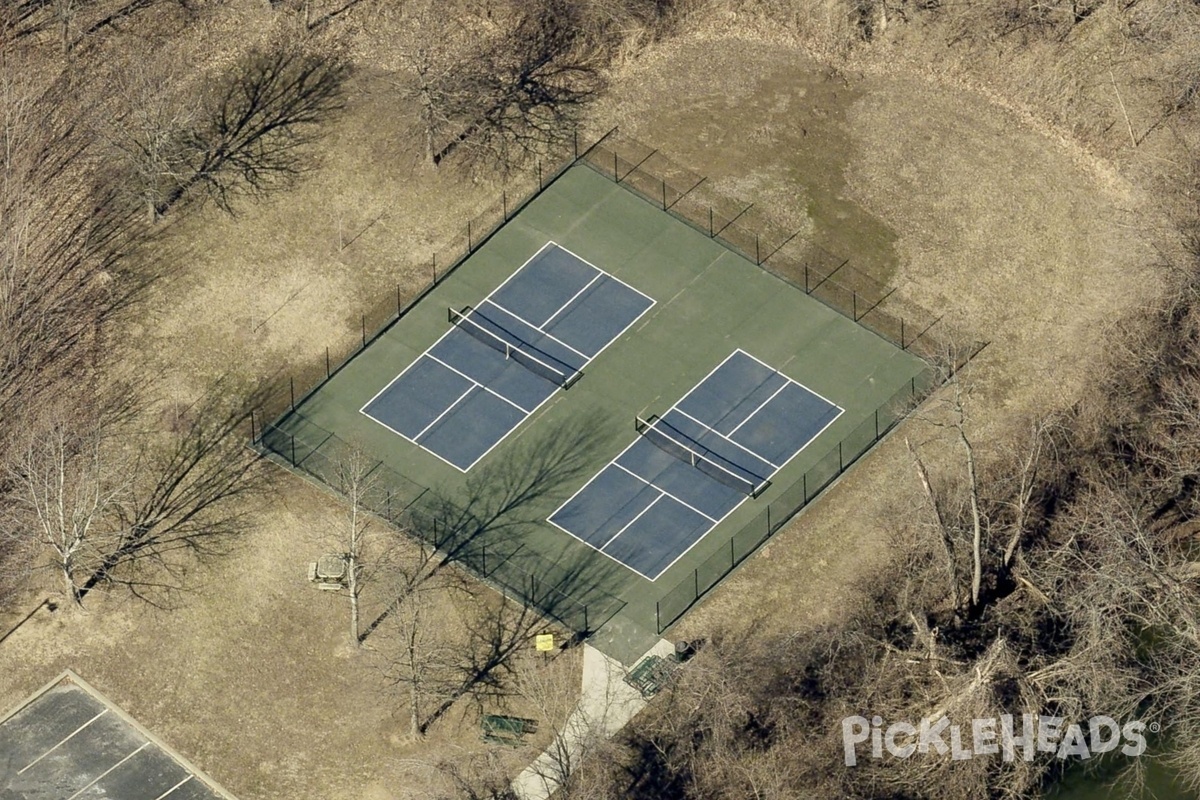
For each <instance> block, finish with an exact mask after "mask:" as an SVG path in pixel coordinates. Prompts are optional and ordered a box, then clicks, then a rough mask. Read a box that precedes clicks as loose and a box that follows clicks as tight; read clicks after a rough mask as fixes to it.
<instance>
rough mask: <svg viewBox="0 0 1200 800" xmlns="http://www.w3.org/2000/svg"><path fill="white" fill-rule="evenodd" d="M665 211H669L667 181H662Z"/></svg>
mask: <svg viewBox="0 0 1200 800" xmlns="http://www.w3.org/2000/svg"><path fill="white" fill-rule="evenodd" d="M662 195H663V211H666V210H667V179H666V178H663V179H662Z"/></svg>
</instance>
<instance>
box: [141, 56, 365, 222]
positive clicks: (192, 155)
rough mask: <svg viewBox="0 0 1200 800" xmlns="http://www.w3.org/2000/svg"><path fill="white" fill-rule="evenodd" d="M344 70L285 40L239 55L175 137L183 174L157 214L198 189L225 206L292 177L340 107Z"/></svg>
mask: <svg viewBox="0 0 1200 800" xmlns="http://www.w3.org/2000/svg"><path fill="white" fill-rule="evenodd" d="M349 71H350V68H349V62H347V61H346V60H345V58H343V57H342V56H341V55H340V54H338V53H328V52H321V51H316V50H311V49H307V48H305V47H304V46H302V45H300V44H298V43H295V42H289V41H278V42H276V43H275V44H273V45H272V46H271V47H269V48H267V49H262V50H252V51H250V52H249V53H248V54H247V55H246V56H244V57H243V58H241V59H239V60H238V61H237V62H235V63H234V64H233V65H232V66H231V67H230V68H229V70H228V71H227V72H226V73H225V74H224V75H223V76H221V78H219V79H218V80H217V81H216V83H215V88H214V89H213V91H212V93H211V94H210V96H209V98H208V100H207V101H206V102H205V103H204V104H203V106H202V110H201V111H200V112H199V114H198V119H197V120H196V123H195V125H194V127H193V128H192V129H191V130H189V131H188V132H187V133H186V135H185V136H184V137H183V138H184V141H183V145H184V149H185V151H186V158H187V172H186V174H185V175H182V176H181V177H180V179H179V180H178V181H177V182H175V185H174V186H173V187H172V188H171V189H170V190H169V191H168V192H166V193H165V196H163V197H162V199H161V200H160V201H159V202H158V203H157V204H156V207H155V210H156V212H157V213H158V214H159V215H161V214H165V213H166V212H167V211H168V210H170V209H171V208H173V207H174V206H175V205H176V204H178V203H179V202H180V201H182V200H183V199H184V198H186V197H188V196H190V195H191V194H192V193H193V192H196V191H199V190H204V191H205V192H206V194H207V196H208V197H211V198H212V199H213V200H214V201H215V202H216V203H217V204H218V205H219V206H220V207H221V208H224V209H226V210H230V209H231V205H230V204H231V203H232V201H233V198H234V197H235V196H236V195H237V194H238V193H240V192H249V193H261V192H263V191H266V190H267V189H269V188H271V187H272V186H275V185H278V184H280V183H286V182H288V181H290V180H292V179H294V178H295V177H296V176H298V175H299V174H300V173H302V172H303V171H304V170H305V169H306V168H307V164H308V160H309V159H311V157H312V154H311V153H310V152H308V151H307V146H308V145H310V144H312V143H313V142H314V141H315V140H316V138H317V137H318V136H319V134H320V125H321V123H323V122H326V121H327V120H329V119H330V118H331V117H332V116H333V115H334V114H335V113H336V112H337V111H339V110H341V109H342V108H343V106H344V100H343V84H344V82H345V80H346V78H347V76H348V75H349ZM173 147H174V145H172V148H173Z"/></svg>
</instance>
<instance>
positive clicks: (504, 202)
mask: <svg viewBox="0 0 1200 800" xmlns="http://www.w3.org/2000/svg"><path fill="white" fill-rule="evenodd" d="M500 209H501V212H502V216H503V217H504V221H505V222H508V191H507V190H505V191H501V192H500Z"/></svg>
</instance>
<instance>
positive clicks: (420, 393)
mask: <svg viewBox="0 0 1200 800" xmlns="http://www.w3.org/2000/svg"><path fill="white" fill-rule="evenodd" d="M653 305H654V301H653V300H652V299H651V298H649V297H647V296H646V295H645V294H642V293H641V292H639V291H638V290H636V289H634V288H633V287H631V286H629V285H628V284H625V283H623V282H622V281H620V280H618V279H617V278H614V277H613V276H611V275H609V274H608V273H606V272H604V271H603V270H601V269H599V268H598V267H595V266H593V265H591V264H589V263H588V262H586V261H584V260H583V259H582V258H579V257H578V256H576V255H575V254H573V253H571V252H570V251H568V250H567V249H566V248H563V247H561V246H559V245H557V244H555V243H554V242H549V243H547V244H546V245H545V246H543V247H542V248H541V249H540V250H538V252H537V253H535V254H534V255H533V257H532V258H530V259H529V260H528V261H526V262H525V264H523V265H522V266H521V267H520V269H518V270H517V271H516V272H514V273H513V274H512V275H511V276H510V277H509V278H508V279H507V280H506V281H505V282H504V283H502V284H501V285H500V286H498V287H497V288H496V289H495V290H494V291H492V293H491V294H490V295H488V296H487V297H486V298H484V299H483V300H482V301H481V302H480V303H479V304H478V305H477V306H475V307H474V308H470V307H468V308H467V309H464V310H463V311H461V312H456V311H455V310H453V309H452V310H451V311H450V314H449V317H450V323H451V324H450V327H449V329H448V330H447V331H446V333H445V334H443V335H442V337H441V338H440V339H438V340H437V342H435V343H434V344H433V345H432V346H431V347H430V348H429V349H428V350H426V351H425V352H424V353H422V354H421V356H420V357H418V358H417V359H416V360H415V361H414V362H412V363H411V364H409V365H408V366H407V367H406V368H405V369H404V370H403V371H402V372H401V373H400V374H399V375H397V376H396V377H395V378H394V379H392V381H391V382H390V383H388V385H387V386H385V387H383V389H382V390H380V392H379V393H378V394H376V395H375V397H373V398H371V400H370V401H369V402H368V403H367V404H366V405H365V406H363V408H362V413H364V414H366V415H367V416H368V417H370V418H371V419H373V420H375V421H376V422H378V423H379V424H381V425H383V426H384V427H386V428H387V429H388V430H390V431H392V432H393V433H396V434H398V435H400V436H402V437H404V438H405V439H408V440H409V441H411V442H413V443H415V444H417V445H418V446H420V447H421V448H423V449H425V450H427V451H429V452H430V453H432V454H434V455H435V456H437V457H438V458H440V459H442V460H443V461H446V462H447V463H449V464H452V465H453V466H455V467H457V468H458V469H460V470H462V471H463V472H466V471H467V470H469V469H470V468H471V467H472V466H474V465H475V464H476V463H477V462H478V461H479V460H480V459H481V458H483V457H484V456H485V455H487V453H488V452H489V451H491V449H492V448H494V447H495V446H496V445H497V444H499V443H500V441H501V440H503V439H504V437H506V436H507V435H508V434H509V433H511V432H512V431H513V430H514V429H515V428H516V427H517V426H518V425H520V424H521V423H522V422H523V421H524V420H525V418H526V417H528V416H529V415H530V414H532V413H533V412H534V411H536V410H537V409H538V407H540V406H541V405H542V404H543V403H545V402H546V401H547V400H548V399H550V397H551V396H553V394H554V393H555V392H556V391H558V390H559V389H560V388H564V389H565V388H568V387H570V386H571V385H573V384H574V383H575V381H577V380H579V378H580V377H581V376H582V375H583V371H584V368H585V367H586V366H587V365H588V363H590V362H591V360H592V359H594V358H595V357H596V356H597V355H599V354H600V352H601V351H602V350H604V348H606V347H608V345H609V344H611V343H612V342H613V341H614V340H616V339H617V338H618V337H619V336H620V335H621V334H622V333H624V332H625V331H626V330H627V329H628V328H629V327H630V326H631V325H633V323H634V322H636V321H637V320H638V318H640V317H641V316H642V315H643V314H644V313H646V311H648V310H649V309H650V307H651V306H653Z"/></svg>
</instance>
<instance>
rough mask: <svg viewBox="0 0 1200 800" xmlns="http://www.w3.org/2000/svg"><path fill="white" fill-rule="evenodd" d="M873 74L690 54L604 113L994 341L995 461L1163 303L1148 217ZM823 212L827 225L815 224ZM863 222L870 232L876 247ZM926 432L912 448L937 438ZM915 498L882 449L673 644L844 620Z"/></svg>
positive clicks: (1006, 136)
mask: <svg viewBox="0 0 1200 800" xmlns="http://www.w3.org/2000/svg"><path fill="white" fill-rule="evenodd" d="M862 66H864V67H872V68H871V69H869V70H867V69H864V70H861V71H854V72H844V73H836V74H831V73H830V72H829V70H827V69H824V68H822V67H821V66H820V65H818V64H816V63H814V62H812V61H809V60H808V59H806V58H805V57H804V56H803V55H800V54H798V53H797V50H796V47H795V46H794V45H791V44H788V43H776V44H772V43H769V42H761V41H758V42H751V41H746V40H744V39H740V38H736V39H735V38H711V37H701V36H697V37H694V38H692V39H684V40H679V41H676V42H675V43H673V44H672V45H671V46H670V47H669V48H666V49H665V50H664V51H662V52H659V53H655V54H652V55H650V56H649V57H648V58H646V59H644V61H643V62H641V63H637V64H633V65H631V66H630V67H628V68H627V70H626V75H625V76H624V77H623V80H622V81H621V82H620V84H619V85H618V86H617V87H616V90H615V92H614V94H613V97H612V98H611V99H610V101H609V102H610V103H611V106H612V109H613V112H614V114H617V115H618V116H619V118H620V120H621V122H622V124H624V125H626V126H628V127H630V128H632V129H633V130H634V131H636V132H637V133H638V135H639V136H641V137H642V138H644V139H646V140H648V141H650V142H652V143H653V144H655V145H656V146H658V147H661V148H662V149H663V150H664V151H665V152H668V153H671V154H673V155H675V156H676V157H678V158H679V159H680V160H682V161H684V163H688V164H693V165H696V167H697V168H698V169H702V170H703V171H704V172H705V173H706V174H708V175H709V176H711V177H712V178H713V179H714V180H716V181H717V182H718V184H719V185H720V186H722V187H723V188H724V189H726V190H727V191H730V192H731V193H734V194H736V195H738V196H741V197H744V198H746V199H747V200H758V201H760V202H761V203H762V205H763V206H766V207H769V208H770V209H771V210H772V211H773V212H774V213H775V214H776V215H777V216H778V217H779V221H781V222H784V223H788V224H792V225H794V226H796V227H802V226H805V225H806V224H807V226H808V230H809V231H810V232H811V233H812V235H814V236H816V237H817V239H818V240H819V241H821V242H822V243H823V244H825V245H826V246H827V247H828V248H829V249H831V250H834V251H835V252H837V253H839V254H841V255H844V256H846V257H850V258H852V259H853V261H854V263H855V265H856V266H858V267H859V268H860V269H866V270H867V271H870V272H873V273H874V274H876V275H877V276H879V277H881V278H885V279H888V280H890V281H891V282H892V283H894V284H895V285H897V286H899V287H900V289H901V291H903V292H904V293H905V294H906V295H907V296H908V297H910V298H912V299H913V300H916V301H917V302H919V303H921V304H923V305H924V306H926V307H927V308H929V309H931V310H933V311H935V312H936V313H939V314H945V315H946V321H947V323H949V324H951V325H953V326H954V327H955V328H957V329H958V330H961V331H964V332H967V333H969V334H970V335H971V336H973V337H976V338H980V339H985V340H988V341H990V342H991V345H990V346H989V347H988V348H987V349H986V350H985V351H984V353H983V354H982V355H981V356H980V357H979V358H978V359H977V361H976V362H975V364H974V365H973V366H972V368H971V369H970V372H969V378H968V382H969V385H970V391H971V396H972V402H971V409H970V410H971V414H972V418H973V421H974V423H975V426H974V427H975V428H976V430H977V434H976V435H977V436H980V437H982V440H983V441H984V442H985V443H994V442H998V441H999V440H1000V437H1001V436H1002V435H1003V434H1004V432H1006V431H1009V430H1011V429H1012V428H1013V426H1014V425H1017V424H1018V423H1019V422H1020V421H1021V420H1023V419H1024V418H1026V417H1027V416H1028V415H1031V414H1036V413H1044V412H1046V411H1049V410H1051V409H1054V408H1061V407H1063V406H1065V405H1067V404H1069V403H1071V402H1072V401H1073V400H1074V399H1076V398H1077V397H1078V393H1079V391H1080V390H1081V388H1082V387H1083V386H1084V385H1085V382H1086V379H1087V378H1088V377H1089V371H1090V370H1093V369H1095V367H1096V364H1097V363H1098V360H1099V358H1100V357H1101V356H1102V352H1103V345H1102V342H1103V340H1104V338H1105V336H1106V335H1108V334H1109V333H1111V332H1112V330H1113V328H1114V327H1115V326H1118V325H1119V324H1120V322H1121V320H1122V318H1123V317H1124V316H1125V315H1126V314H1129V313H1135V312H1136V311H1137V310H1138V309H1139V307H1140V306H1141V304H1142V303H1144V302H1146V301H1148V300H1149V299H1150V298H1151V297H1153V295H1154V293H1155V292H1156V291H1157V289H1158V284H1157V278H1156V276H1155V272H1154V266H1155V255H1154V251H1153V248H1152V247H1151V246H1150V242H1149V241H1148V238H1147V236H1146V235H1144V234H1143V233H1142V229H1141V227H1140V222H1141V221H1142V220H1143V219H1144V214H1143V212H1142V208H1143V206H1144V204H1145V201H1144V199H1143V198H1142V197H1141V196H1140V195H1139V194H1138V192H1137V191H1136V190H1135V189H1134V188H1133V187H1132V186H1130V185H1129V184H1128V183H1126V182H1124V181H1122V180H1121V179H1120V178H1119V176H1117V175H1116V174H1115V172H1114V171H1113V170H1111V169H1107V168H1106V165H1105V164H1103V162H1098V161H1097V160H1096V159H1095V158H1092V157H1085V156H1083V155H1081V153H1080V152H1079V150H1078V149H1077V148H1073V147H1071V146H1069V145H1068V144H1064V143H1063V142H1062V141H1061V140H1059V139H1057V138H1055V137H1052V136H1047V135H1045V134H1044V133H1043V132H1039V131H1037V130H1032V129H1030V128H1029V127H1027V126H1026V125H1024V124H1023V119H1022V117H1021V116H1019V115H1018V114H1016V113H1014V112H1012V111H1010V110H1006V109H1004V108H1001V107H999V106H997V105H996V104H993V103H991V102H989V101H988V100H987V99H986V98H985V97H983V96H982V95H980V94H978V93H976V92H974V91H971V90H970V89H967V88H963V87H951V86H948V85H946V84H945V83H944V82H942V81H935V80H926V79H922V78H920V77H915V76H910V77H908V78H902V77H894V76H892V75H890V74H889V73H890V72H891V70H890V69H888V66H887V64H885V63H881V64H879V65H870V64H864V65H862ZM664 98H670V102H669V103H668V102H664ZM814 165H815V166H814ZM823 199H832V200H833V203H834V206H833V207H834V208H835V213H834V214H832V215H828V216H825V215H826V214H828V211H827V210H826V211H820V210H818V211H817V212H816V213H815V214H810V213H809V211H810V210H811V209H812V208H813V205H810V203H813V201H814V200H817V201H820V200H823ZM814 205H816V206H818V207H819V206H820V203H819V202H817V203H815V204H814ZM859 219H871V220H873V222H872V224H870V225H868V226H867V227H866V229H865V234H860V231H863V228H862V227H861V226H858V225H856V224H855V222H856V221H857V220H859ZM835 229H840V230H835ZM917 425H918V424H917V423H909V428H908V429H907V430H906V431H903V432H902V435H912V436H915V437H917V438H918V439H919V438H921V437H922V436H923V435H926V434H925V433H924V432H922V431H920V430H917ZM985 446H986V445H985ZM914 481H915V478H914V473H913V471H912V468H911V466H910V463H909V459H908V456H907V453H906V451H905V449H904V447H903V443H902V442H901V441H899V440H897V439H893V440H892V441H889V442H887V443H885V444H884V445H883V446H882V447H881V448H879V450H878V451H877V452H876V453H874V454H873V455H872V456H871V457H869V458H868V459H867V461H866V462H865V463H864V464H861V465H859V466H858V467H857V468H856V469H855V470H854V471H852V472H851V473H849V474H848V475H847V476H846V477H845V479H844V480H842V481H841V482H840V483H839V484H838V485H837V486H836V487H835V488H834V489H833V490H832V491H830V492H829V493H828V494H827V495H826V497H825V498H824V499H823V500H822V501H821V502H820V503H818V504H816V505H815V506H814V507H813V508H810V509H809V510H808V511H807V512H805V514H804V515H802V517H800V518H799V519H798V520H797V521H796V522H795V523H793V524H792V525H791V526H789V527H788V528H787V529H786V530H785V531H783V532H781V533H780V534H778V535H777V537H776V538H775V539H774V540H773V541H772V542H771V543H770V544H769V545H768V546H767V547H764V548H763V549H762V551H760V553H759V554H758V555H757V556H756V557H755V558H754V559H752V560H751V561H750V562H749V563H748V564H747V565H745V566H744V567H743V568H742V569H741V570H740V571H739V572H738V574H737V575H736V576H735V577H734V578H733V579H732V580H730V581H729V582H728V583H727V584H726V585H725V586H724V587H723V588H722V589H721V590H719V591H717V592H716V593H714V595H713V596H712V597H711V598H710V599H709V600H708V601H706V602H705V603H704V604H703V605H702V606H701V607H700V608H699V609H698V610H697V611H693V613H692V614H691V615H690V616H689V617H688V618H687V620H686V621H685V623H684V626H683V631H681V634H686V635H701V634H703V633H704V632H706V631H707V630H711V629H712V628H714V627H721V626H736V627H738V628H739V629H740V628H743V627H744V626H745V621H746V620H747V619H752V620H756V622H757V624H759V625H764V626H770V627H779V628H784V629H794V628H795V626H796V621H797V620H799V619H804V620H811V621H813V622H818V621H828V620H830V619H835V618H836V617H837V615H838V613H839V609H844V608H848V607H850V605H849V604H850V603H851V602H852V601H853V593H854V588H853V587H854V585H855V584H856V583H858V582H859V581H861V580H863V579H868V578H869V577H870V576H871V575H872V574H875V573H876V572H877V570H878V569H879V567H880V565H881V564H883V563H885V562H886V560H887V559H888V558H889V556H888V546H887V545H888V534H887V517H888V515H889V514H890V513H894V512H895V511H896V510H897V509H903V508H905V507H907V506H908V505H909V504H910V502H911V500H910V498H911V497H912V495H913V492H914V491H915V490H917V488H918V484H916V483H915V482H914ZM798 611H799V612H800V613H799V614H797V612H798Z"/></svg>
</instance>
